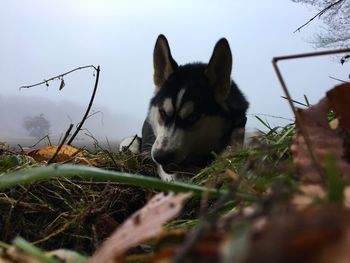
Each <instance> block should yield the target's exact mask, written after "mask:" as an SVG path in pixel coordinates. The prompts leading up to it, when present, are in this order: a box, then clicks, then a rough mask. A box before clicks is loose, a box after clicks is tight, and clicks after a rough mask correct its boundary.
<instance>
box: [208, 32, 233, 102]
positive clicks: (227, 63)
mask: <svg viewBox="0 0 350 263" xmlns="http://www.w3.org/2000/svg"><path fill="white" fill-rule="evenodd" d="M231 69H232V54H231V49H230V45H229V44H228V42H227V40H226V39H225V38H222V39H220V40H219V41H218V42H217V43H216V45H215V47H214V51H213V54H212V56H211V58H210V61H209V63H208V67H207V69H206V71H205V75H206V76H207V78H208V79H209V81H210V84H211V85H212V86H213V87H214V89H215V94H216V96H217V97H218V98H219V99H223V100H224V99H226V97H227V95H228V93H229V91H230V87H231Z"/></svg>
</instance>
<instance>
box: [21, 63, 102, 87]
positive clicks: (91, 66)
mask: <svg viewBox="0 0 350 263" xmlns="http://www.w3.org/2000/svg"><path fill="white" fill-rule="evenodd" d="M85 68H94V69H95V70H96V71H97V68H96V67H95V66H94V65H88V66H83V67H78V68H75V69H72V70H70V71H67V72H65V73H63V74H60V75H57V76H55V77H52V78H49V79H44V80H43V81H41V82H38V83H35V84H32V85H28V86H22V87H20V88H19V89H20V90H21V89H29V88H32V87H35V86H40V85H42V84H47V83H48V82H49V81H52V80H54V79H60V78H62V77H64V76H65V75H68V74H70V73H72V72H74V71H77V70H81V69H85Z"/></svg>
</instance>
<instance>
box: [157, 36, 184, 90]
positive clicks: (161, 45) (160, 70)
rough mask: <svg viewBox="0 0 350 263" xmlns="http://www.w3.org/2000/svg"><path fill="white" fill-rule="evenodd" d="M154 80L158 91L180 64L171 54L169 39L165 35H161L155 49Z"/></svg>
mask: <svg viewBox="0 0 350 263" xmlns="http://www.w3.org/2000/svg"><path fill="white" fill-rule="evenodd" d="M153 67H154V75H153V81H154V84H155V85H156V91H158V90H159V89H160V87H161V86H162V84H163V83H164V81H166V79H167V78H168V77H169V76H170V75H171V73H173V72H174V71H175V70H176V69H177V67H178V65H177V63H176V61H175V60H174V59H173V57H172V56H171V52H170V48H169V44H168V40H167V39H166V37H165V36H164V35H159V36H158V38H157V41H156V45H155V47H154V51H153Z"/></svg>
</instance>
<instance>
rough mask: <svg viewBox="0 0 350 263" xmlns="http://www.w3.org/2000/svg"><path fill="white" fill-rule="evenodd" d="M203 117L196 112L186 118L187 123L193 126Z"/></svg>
mask: <svg viewBox="0 0 350 263" xmlns="http://www.w3.org/2000/svg"><path fill="white" fill-rule="evenodd" d="M201 116H202V114H200V113H199V112H194V113H192V114H190V115H189V116H188V117H187V118H186V122H187V123H189V124H193V123H195V122H196V121H198V120H199V118H200V117H201Z"/></svg>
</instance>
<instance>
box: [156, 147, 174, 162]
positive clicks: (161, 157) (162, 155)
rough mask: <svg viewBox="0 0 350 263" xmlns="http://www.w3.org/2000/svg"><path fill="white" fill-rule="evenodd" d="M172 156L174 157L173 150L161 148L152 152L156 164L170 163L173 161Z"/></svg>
mask: <svg viewBox="0 0 350 263" xmlns="http://www.w3.org/2000/svg"><path fill="white" fill-rule="evenodd" d="M174 157H175V153H174V152H169V151H162V150H158V151H155V152H153V159H154V160H155V161H156V162H157V163H158V164H162V165H166V164H170V163H171V162H173V160H174Z"/></svg>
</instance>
